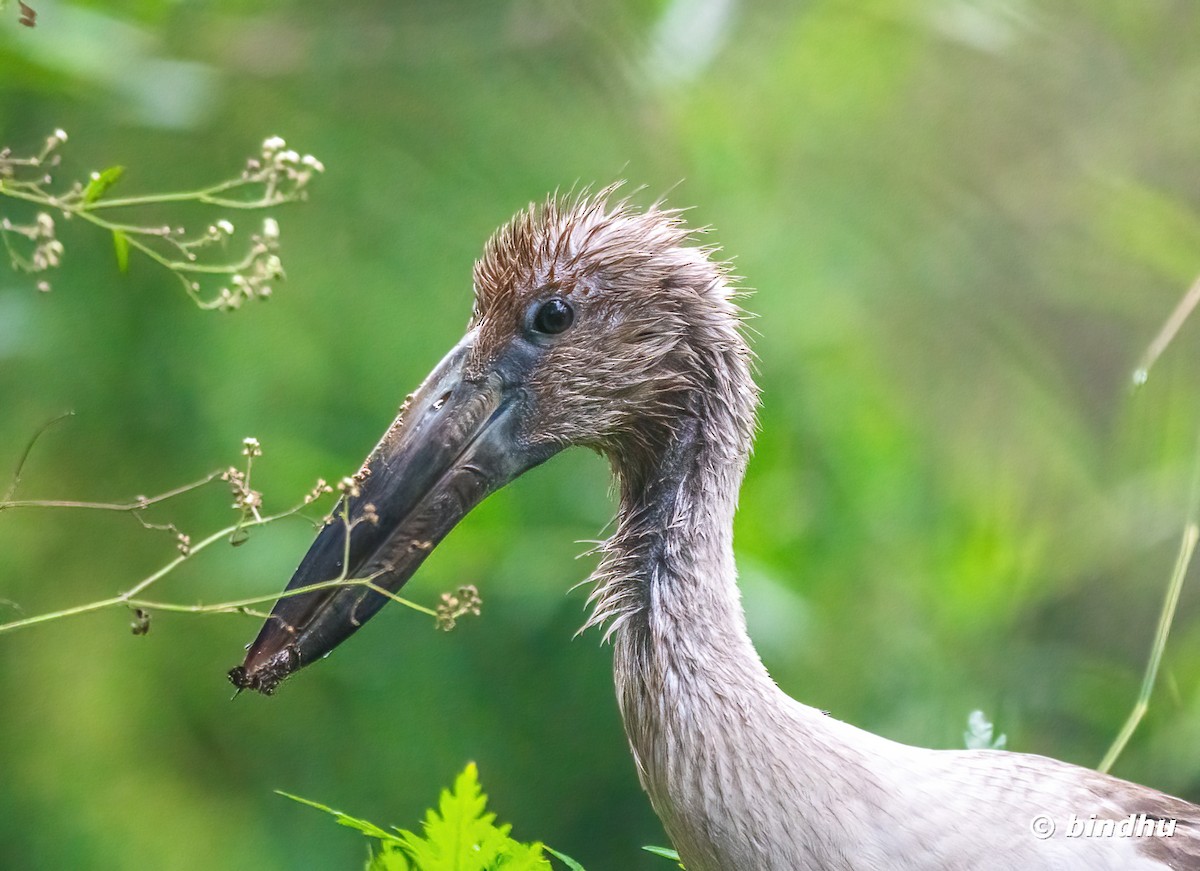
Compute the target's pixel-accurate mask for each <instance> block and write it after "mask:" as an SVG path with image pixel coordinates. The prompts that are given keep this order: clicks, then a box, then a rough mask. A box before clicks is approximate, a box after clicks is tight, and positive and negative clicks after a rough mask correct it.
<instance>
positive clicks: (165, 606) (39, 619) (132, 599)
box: [0, 425, 479, 635]
mask: <svg viewBox="0 0 1200 871" xmlns="http://www.w3.org/2000/svg"><path fill="white" fill-rule="evenodd" d="M47 426H48V425H47ZM45 428H46V427H43V428H42V430H40V431H39V433H38V434H39V435H40V433H41V432H43V431H44V430H45ZM36 441H37V436H35V437H34V438H33V439H31V441H30V444H29V445H28V446H27V447H26V449H25V451H24V452H23V454H22V457H21V461H20V462H19V463H18V465H17V471H16V474H15V475H14V478H13V484H12V485H10V487H9V488H8V491H7V493H8V495H10V496H11V494H12V492H13V491H14V490H15V489H16V482H17V480H19V478H20V473H21V469H22V468H23V466H24V463H25V460H26V458H27V457H28V455H29V452H30V450H31V449H32V447H33V445H34V443H36ZM242 445H243V447H242V454H243V455H244V456H245V457H246V466H245V468H244V469H237V468H236V467H230V468H229V469H226V470H224V471H217V472H211V473H209V474H208V475H206V476H204V477H203V478H201V479H199V480H197V481H193V482H192V483H190V484H185V485H183V486H180V487H175V488H173V489H171V490H168V491H165V492H163V493H160V494H158V495H156V496H139V497H137V498H136V499H134V500H132V501H129V502H82V501H68V500H48V499H24V500H4V501H0V511H2V510H4V509H10V508H76V509H90V510H98V511H115V512H126V513H131V514H132V515H133V516H134V517H136V518H137V519H138V522H139V523H141V524H142V525H143V526H145V527H147V528H150V529H162V530H167V531H170V532H172V533H174V534H175V536H176V538H177V539H178V540H179V543H178V549H179V551H180V553H179V556H177V557H175V558H174V559H172V560H170V561H169V562H167V563H165V564H164V565H162V566H161V567H159V568H158V569H157V570H155V571H154V572H151V573H150V574H149V575H147V576H146V577H144V578H142V579H141V580H140V581H138V582H137V583H135V584H134V585H133V586H131V587H130V588H129V589H127V590H125V591H124V592H122V593H120V594H118V595H116V596H112V597H109V598H107V599H99V600H97V601H94V602H88V603H86V604H83V605H75V606H73V607H70V608H61V609H58V610H55V611H48V612H45V613H43V614H36V615H33V616H29V617H22V618H20V619H17V620H12V621H9V622H7V623H0V634H3V633H5V632H12V631H15V630H17V629H25V628H28V627H31V626H37V625H40V624H43V623H49V622H51V621H54V620H61V619H63V618H66V617H75V616H79V615H82V614H91V613H95V612H97V611H104V610H108V609H111V608H129V609H132V610H133V611H134V623H133V631H134V633H135V634H138V635H141V634H145V632H146V631H147V630H148V628H149V618H150V614H151V613H152V612H155V611H169V612H173V613H184V614H230V613H239V614H249V615H252V616H256V617H260V618H266V617H268V616H269V615H267V614H266V613H263V612H260V611H255V610H253V606H254V605H260V604H266V603H271V602H274V601H276V600H278V599H283V598H290V597H292V596H298V595H302V594H304V593H310V592H315V591H318V590H325V589H330V588H333V587H365V588H367V589H368V590H371V591H372V592H374V593H378V594H379V595H381V596H384V597H386V598H388V599H390V600H391V601H393V602H398V603H399V604H401V605H404V606H406V607H408V608H412V609H413V610H415V611H419V612H420V613H422V614H425V615H427V616H429V617H433V618H434V619H435V621H436V625H437V626H438V628H441V629H448V628H452V626H453V622H454V621H453V618H451V619H450V620H449V621H447V613H446V612H447V604H446V602H447V600H446V597H445V596H444V597H443V601H442V603H441V604H440V605H439V606H438V608H437V609H433V608H427V607H426V606H424V605H420V604H418V603H416V602H413V601H411V600H409V599H405V598H403V597H401V596H398V595H396V594H395V593H393V592H391V591H390V590H387V589H385V588H384V587H382V586H380V585H379V584H378V583H376V581H377V579H378V578H379V577H380V575H381V574H382V573H383V572H384V571H385V570H383V569H381V570H380V571H379V572H376V573H375V574H372V575H370V576H367V577H361V578H352V577H348V576H347V570H346V568H345V566H346V565H347V564H348V560H344V561H343V570H342V573H341V575H340V576H339V577H337V578H333V579H330V580H328V581H323V582H320V583H315V584H310V585H308V586H305V587H300V588H297V589H294V590H287V591H285V592H283V593H282V594H281V593H270V594H266V595H259V596H251V597H248V598H243V599H234V600H231V601H227V602H215V603H208V604H205V603H196V604H186V603H181V602H169V601H160V600H157V599H149V598H146V596H145V594H146V593H147V591H148V590H150V589H151V588H152V587H153V586H154V585H156V584H157V583H158V582H159V581H161V580H162V579H163V578H165V577H167V576H168V575H170V574H171V573H172V572H173V571H175V570H176V569H178V568H179V567H180V566H181V565H183V564H184V563H185V562H187V561H188V560H190V559H192V558H193V557H194V556H196V555H197V554H199V553H201V552H202V551H205V550H207V549H209V548H210V547H212V546H213V545H215V544H217V543H218V542H221V541H228V542H229V543H230V544H233V545H238V544H241V543H243V542H244V541H245V540H246V536H247V535H248V532H249V530H251V529H253V528H255V527H259V526H265V525H267V524H269V523H274V522H276V521H278V520H282V519H284V518H286V517H294V516H304V515H303V514H302V513H301V512H302V511H303V510H304V509H305V508H307V507H308V506H309V505H312V504H313V503H315V502H316V501H317V500H319V499H321V498H322V497H324V496H325V495H327V494H330V493H332V492H334V488H333V487H330V486H329V485H328V484H326V483H325V481H324V480H318V481H317V483H316V485H315V486H314V487H313V489H312V490H311V491H310V492H309V493H308V494H306V495H305V497H304V498H303V499H302V500H301V501H300V502H299V503H297V504H295V505H293V506H292V507H290V508H288V509H286V510H284V511H280V512H278V513H276V514H263V513H262V510H261V508H262V494H261V493H259V492H258V491H256V490H253V489H252V488H251V487H250V474H251V468H252V463H253V460H254V458H255V457H258V456H261V455H262V449H261V447H260V446H259V443H258V440H257V439H253V438H247V439H245V440H244V441H243V443H242ZM218 479H221V480H224V481H226V482H228V483H229V485H230V489H231V490H232V491H233V495H234V503H233V507H234V508H235V509H236V510H237V511H238V512H239V515H238V520H237V521H236V522H235V523H232V524H230V525H228V526H226V527H224V528H223V529H219V530H217V531H216V532H213V533H211V534H209V535H208V536H206V537H205V538H203V539H201V540H200V541H198V542H196V543H195V544H192V542H191V539H190V537H188V536H186V535H184V534H183V533H182V532H180V531H179V529H178V528H177V527H176V526H175V524H173V523H167V524H157V523H151V522H149V521H147V520H146V519H145V518H144V517H143V516H142V512H143V511H144V509H146V508H148V507H149V506H151V505H157V504H159V503H162V502H165V501H167V500H169V499H172V498H174V497H177V496H181V495H183V494H185V493H189V492H191V491H193V490H196V489H198V488H200V487H203V486H204V485H206V484H209V483H211V482H213V481H215V480H218ZM347 482H349V483H347ZM355 486H356V485H354V482H353V479H350V478H346V479H343V481H342V483H341V484H340V485H339V488H338V489H339V490H341V492H342V493H343V503H342V508H341V510H340V512H339V519H340V520H341V522H342V523H344V524H345V525H346V538H347V542H348V541H349V536H350V532H351V530H352V529H353V528H354V526H355V525H357V524H358V523H361V522H378V521H377V519H376V520H375V521H372V519H371V518H372V517H375V512H374V510H373V508H372V507H371V506H369V505H368V506H364V511H363V515H362V516H361V517H360V518H358V519H356V520H354V521H351V520H350V519H349V508H348V500H349V499H350V498H351V497H352V496H353V495H356V494H357V490H356V489H355ZM464 589H468V588H460V590H459V596H460V597H459V598H454V597H451V598H452V599H453V604H454V605H455V606H457V609H456V611H455V613H454V615H453V617H460V616H463V615H464V614H467V613H472V614H478V613H479V602H478V593H477V591H475V590H474V588H473V587H471V588H469V590H470V591H471V598H470V601H469V602H466V604H465V606H464V604H463V603H464V601H465V600H466V598H467V597H466V596H465V595H464V594H463V592H462V591H463V590H464ZM3 601H4V602H5V603H6V604H12V606H13V607H14V608H17V610H18V611H19V610H20V609H19V607H18V606H17V605H16V603H8V601H7V600H3Z"/></svg>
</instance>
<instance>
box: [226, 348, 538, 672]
mask: <svg viewBox="0 0 1200 871" xmlns="http://www.w3.org/2000/svg"><path fill="white" fill-rule="evenodd" d="M471 340H472V337H471V335H470V334H468V336H467V337H466V338H465V339H463V341H462V342H461V343H460V344H459V345H458V346H457V347H455V348H454V349H453V350H452V351H451V352H450V353H449V354H447V355H446V357H445V359H443V360H442V362H441V363H439V364H438V366H437V368H435V369H434V370H433V372H432V373H431V374H430V375H429V377H428V378H427V379H426V380H425V383H424V384H422V385H421V388H420V389H419V390H418V391H417V392H416V394H414V395H413V397H412V398H411V400H410V402H408V403H407V404H406V407H405V408H404V409H401V413H400V416H399V417H397V418H396V420H395V422H394V423H393V424H392V425H391V427H389V428H388V430H387V432H386V433H384V436H383V438H382V440H381V441H380V442H379V444H378V446H376V448H375V450H374V451H372V452H371V455H370V456H369V457H367V461H366V463H364V464H363V468H362V470H361V471H360V472H359V473H358V475H357V476H355V480H356V482H357V488H358V493H357V495H354V494H353V493H352V492H351V493H347V494H346V495H345V496H344V497H343V499H342V501H341V503H339V505H338V506H337V508H336V509H335V511H334V515H333V518H334V519H333V520H332V521H331V522H330V523H328V524H326V526H325V527H324V528H323V529H322V530H321V531H320V533H318V535H317V538H316V541H314V542H313V544H312V547H311V548H309V551H308V554H307V555H306V556H305V557H304V559H303V560H302V561H301V563H300V566H299V568H297V569H296V572H295V574H294V575H292V579H291V581H290V582H289V583H288V585H287V589H288V590H294V589H298V588H302V587H308V586H312V585H314V584H320V583H322V582H327V581H335V580H339V579H342V580H355V579H358V580H362V579H367V580H369V581H370V582H371V584H372V585H374V586H376V587H379V588H382V589H386V590H388V591H390V592H393V593H394V592H395V591H397V590H399V589H400V588H401V587H402V586H404V583H405V582H406V581H407V580H408V579H409V578H410V577H412V575H413V573H414V572H416V570H417V568H418V567H419V566H420V565H421V563H422V562H423V561H424V560H425V557H426V556H427V555H428V554H429V552H430V551H431V550H432V549H433V548H434V547H435V546H436V545H437V544H438V542H440V541H441V540H442V539H443V538H444V537H445V536H446V534H447V533H448V532H450V530H451V529H453V528H454V525H455V524H456V523H458V521H459V520H461V519H462V518H463V517H464V516H465V515H466V514H467V513H468V512H469V511H470V510H471V509H472V508H474V507H475V506H476V505H478V504H479V503H480V502H481V501H482V500H483V499H484V497H486V496H487V495H488V494H489V493H491V492H493V491H495V490H498V489H500V488H501V487H503V486H504V485H505V484H507V483H508V482H509V481H511V480H512V479H514V478H516V477H517V476H518V475H520V474H521V473H522V472H524V471H525V470H527V469H529V468H532V467H533V466H536V465H537V464H539V463H541V462H543V461H544V460H546V459H548V458H549V457H550V456H551V455H552V454H553V453H554V452H555V450H556V449H555V448H554V447H541V448H538V447H530V446H527V445H523V444H522V442H521V440H520V439H519V438H518V436H517V425H518V423H519V422H520V419H521V416H522V414H523V413H525V412H526V411H527V409H525V407H524V403H525V401H526V399H525V395H524V391H523V390H521V388H520V382H521V380H522V378H521V375H522V374H523V373H522V372H521V370H522V369H523V368H524V367H525V366H527V365H528V364H529V362H530V361H529V360H523V359H521V355H520V354H519V353H518V352H514V353H512V354H509V355H508V359H506V360H504V361H502V362H501V363H500V364H498V365H496V366H493V367H492V369H491V371H489V372H488V373H487V374H486V375H485V376H483V377H481V378H479V379H477V380H474V379H473V380H467V379H465V378H464V375H463V366H464V362H465V360H466V358H467V356H468V353H469V352H470V350H471ZM387 601H388V598H387V597H386V596H384V595H382V594H380V593H379V592H376V591H375V590H372V589H371V588H370V587H368V586H366V585H365V584H340V585H337V586H330V587H327V588H325V589H321V590H314V591H309V592H306V593H300V594H297V595H295V596H285V597H284V598H281V599H280V600H279V601H278V602H276V604H275V607H274V609H273V610H272V612H271V615H270V617H269V618H268V619H267V622H266V623H265V624H264V625H263V627H262V629H261V631H260V632H259V633H258V638H257V639H255V641H254V643H253V644H251V645H250V647H249V651H248V653H247V654H246V660H245V662H244V663H243V664H242V665H240V666H238V667H237V668H235V669H233V670H232V671H230V672H229V679H230V680H231V681H232V682H233V683H234V685H235V686H237V687H238V688H239V689H254V690H258V691H259V692H262V693H267V694H270V693H272V692H273V691H274V690H275V688H276V687H277V686H278V685H279V682H280V681H282V680H283V679H284V678H285V677H287V676H288V675H289V674H291V673H292V672H294V671H296V670H297V669H299V668H301V667H303V666H305V665H308V664H309V663H311V662H314V661H316V660H317V659H319V658H320V657H322V656H324V655H325V654H327V653H329V652H330V651H331V650H333V648H334V647H336V646H337V645H338V644H340V643H341V642H343V641H345V640H346V639H347V638H348V637H350V635H351V634H353V633H354V631H355V630H357V629H358V628H359V627H360V626H362V624H363V623H365V622H366V621H367V620H368V619H370V618H371V617H372V616H373V615H374V614H375V613H376V612H377V611H378V610H379V609H380V608H382V607H383V606H384V605H385V604H386V603H387Z"/></svg>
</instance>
